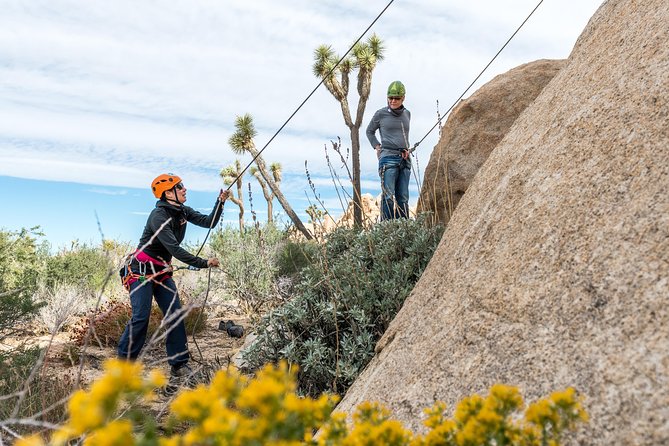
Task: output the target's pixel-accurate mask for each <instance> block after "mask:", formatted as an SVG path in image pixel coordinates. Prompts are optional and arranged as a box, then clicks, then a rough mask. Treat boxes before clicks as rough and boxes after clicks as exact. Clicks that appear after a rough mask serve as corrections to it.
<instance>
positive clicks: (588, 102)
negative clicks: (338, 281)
mask: <svg viewBox="0 0 669 446" xmlns="http://www.w3.org/2000/svg"><path fill="white" fill-rule="evenodd" d="M668 24H669V1H667V0H646V1H644V2H641V1H637V0H608V1H606V2H605V3H604V4H603V5H602V6H601V7H600V9H599V10H598V11H597V13H596V14H595V15H594V16H593V18H592V19H591V21H590V23H589V24H588V26H587V27H586V29H585V30H584V32H583V33H582V35H581V37H580V38H579V40H578V42H577V43H576V46H575V48H574V50H573V51H572V54H571V56H570V57H569V59H568V61H567V63H566V65H565V66H564V68H562V70H560V72H559V73H558V74H557V75H556V76H555V78H554V79H553V80H552V81H551V82H550V83H549V85H547V86H546V87H545V88H544V90H543V91H542V92H541V93H540V94H539V96H538V97H537V98H536V99H535V101H534V102H533V103H532V104H531V105H530V106H529V107H528V108H527V109H526V110H525V111H524V112H523V113H522V114H521V116H520V117H519V118H518V119H517V120H516V122H515V123H514V124H513V126H512V128H511V129H510V130H509V132H508V133H507V135H506V136H505V137H504V139H503V140H502V141H501V142H500V144H499V145H497V147H496V148H495V150H494V151H493V152H492V154H491V155H490V157H489V158H488V160H487V161H486V162H485V163H484V165H483V167H482V168H481V169H480V171H479V173H478V175H476V178H475V179H474V182H473V183H472V185H471V186H470V187H469V189H468V190H467V193H466V194H465V196H464V197H463V199H462V201H461V203H460V205H459V206H458V208H457V211H456V212H455V213H454V214H453V217H452V219H451V221H450V223H449V226H448V228H447V230H446V232H445V234H444V237H443V239H442V241H441V244H440V246H439V247H438V249H437V252H436V253H435V255H434V257H433V259H432V261H431V262H430V264H429V266H428V268H427V270H426V271H425V273H424V274H423V276H422V277H421V279H420V281H419V282H418V284H417V285H416V287H415V289H414V290H413V292H412V294H411V295H410V296H409V298H408V299H407V300H406V302H405V304H404V307H403V308H402V309H401V311H400V312H399V314H398V315H397V317H396V318H395V320H394V321H393V322H392V324H391V325H390V327H389V329H388V330H387V332H386V333H385V335H384V336H383V338H382V339H381V340H380V342H379V343H378V345H377V355H376V356H375V358H374V359H373V360H372V362H371V363H370V364H369V366H368V367H367V369H366V370H365V371H364V372H363V374H362V375H361V376H360V377H359V379H358V380H357V381H356V382H355V384H354V385H353V386H352V388H351V389H350V390H349V392H348V394H347V395H346V397H345V398H344V399H343V401H342V402H341V403H340V405H339V409H340V410H344V411H349V412H350V411H352V410H353V408H354V407H355V406H356V405H357V404H358V403H360V402H361V401H363V400H376V401H380V402H382V403H385V404H386V405H388V406H389V408H390V409H391V411H392V413H393V414H394V416H396V417H398V418H399V419H400V420H402V421H404V422H405V423H406V424H407V425H408V426H410V427H411V428H413V429H415V430H420V429H421V424H420V423H421V419H422V414H421V409H422V408H423V407H426V406H429V405H431V404H432V403H433V401H434V400H435V399H441V400H444V401H446V402H447V403H448V404H449V405H450V407H451V408H452V407H453V405H454V404H455V402H456V401H458V400H459V399H461V398H462V397H463V396H465V395H469V394H471V393H474V392H481V393H482V392H485V391H486V389H488V388H489V386H490V385H492V384H493V383H496V382H504V383H509V384H514V385H518V386H520V387H521V389H522V390H523V393H524V394H525V395H526V396H527V397H528V399H530V400H531V399H534V398H537V397H539V396H542V395H545V394H547V393H548V392H550V391H551V390H554V389H559V388H565V387H567V386H574V387H576V388H577V389H578V390H579V391H580V392H581V393H582V394H583V395H584V396H585V401H586V408H587V410H588V411H589V413H590V415H591V421H590V423H589V425H588V426H587V428H586V429H584V430H583V431H582V432H581V433H580V434H579V435H578V437H577V438H576V439H575V441H574V442H573V443H572V444H580V445H614V444H615V445H627V444H630V445H631V444H634V445H640V444H646V445H660V444H669V25H668Z"/></svg>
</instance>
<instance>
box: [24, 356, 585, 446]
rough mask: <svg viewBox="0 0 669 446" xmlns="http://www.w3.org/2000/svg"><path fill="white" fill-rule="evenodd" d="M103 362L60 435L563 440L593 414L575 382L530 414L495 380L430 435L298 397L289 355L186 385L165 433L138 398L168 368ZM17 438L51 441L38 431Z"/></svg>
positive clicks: (372, 414)
mask: <svg viewBox="0 0 669 446" xmlns="http://www.w3.org/2000/svg"><path fill="white" fill-rule="evenodd" d="M104 367H105V370H106V373H105V374H104V375H103V376H102V378H100V379H99V380H97V381H96V382H95V383H93V385H92V386H91V389H90V390H89V391H83V390H81V391H77V392H76V393H75V394H74V395H73V396H72V398H71V399H70V401H69V403H68V411H69V415H70V416H69V419H68V421H67V422H66V423H65V424H64V425H63V426H62V427H60V428H59V429H58V430H57V431H56V432H55V433H54V434H53V435H52V436H51V444H54V445H55V444H66V443H68V442H72V441H76V440H77V439H79V438H81V437H82V436H85V437H86V440H85V444H145V445H148V444H157V443H160V444H164V445H182V444H198V445H200V444H201V445H205V444H235V445H295V446H298V445H305V446H317V445H318V446H345V445H378V446H463V445H467V446H505V445H509V446H510V445H517V446H521V445H522V446H543V445H549V444H550V445H553V446H559V445H560V444H562V439H563V437H564V434H565V433H566V432H568V431H574V430H576V429H577V428H578V427H579V424H580V423H582V422H585V421H587V418H588V417H587V413H586V411H585V410H584V409H583V406H582V401H581V399H580V398H579V397H578V396H577V395H576V392H575V391H574V389H572V388H569V389H566V390H564V391H560V392H555V393H553V394H552V395H550V396H549V397H547V398H544V399H541V400H539V401H537V402H535V403H532V404H530V405H529V407H528V408H527V410H526V411H525V412H524V414H523V413H521V410H522V409H523V407H524V402H523V399H522V396H521V395H520V392H519V391H518V389H517V388H515V387H511V386H505V385H501V384H496V385H494V386H493V387H492V388H491V389H490V392H489V394H488V395H487V396H486V397H481V396H479V395H472V396H470V397H467V398H465V399H463V400H462V401H461V402H460V403H459V404H458V405H457V406H456V409H455V411H454V415H453V417H452V418H448V417H447V416H446V413H445V405H444V404H443V403H441V402H437V403H435V405H434V406H433V407H431V408H427V409H426V410H425V414H426V415H427V420H426V421H425V422H424V424H425V425H426V427H427V428H428V429H429V431H428V433H427V434H425V435H415V434H413V433H412V432H411V431H410V430H408V429H406V428H405V427H404V426H403V425H402V423H400V422H399V421H396V420H393V419H392V418H391V416H390V412H389V411H388V410H387V409H386V408H384V407H383V406H382V405H380V404H378V403H369V402H363V403H362V404H360V405H359V406H358V407H357V409H356V411H355V413H354V414H353V420H352V421H353V422H352V424H351V425H349V424H348V423H347V419H346V414H343V413H334V414H333V413H332V410H333V408H334V405H335V403H336V401H337V398H336V396H328V395H321V396H320V397H318V398H317V399H312V398H309V397H306V398H300V397H298V396H297V394H296V383H295V368H292V371H289V368H288V367H287V366H286V364H285V363H283V364H281V365H280V366H278V367H272V366H266V367H264V368H263V369H262V370H261V371H260V372H259V373H258V375H257V376H256V377H255V378H253V379H248V378H246V377H244V376H241V375H239V374H238V373H237V372H235V371H234V369H231V370H228V371H219V372H218V373H217V374H216V375H215V376H214V378H213V380H212V382H211V384H209V385H200V386H198V387H197V388H195V389H192V390H185V391H183V392H181V393H180V394H178V395H177V396H176V397H175V399H174V400H173V401H172V402H171V403H170V417H169V419H170V421H169V422H168V423H167V424H166V426H164V427H163V435H161V438H157V426H156V423H155V420H154V417H152V416H151V415H149V414H147V413H146V410H142V408H141V406H140V405H139V403H140V402H141V401H138V400H141V398H149V397H150V396H151V393H152V390H153V389H154V388H156V387H159V386H162V385H164V384H165V381H166V379H165V376H164V375H163V374H162V373H161V372H159V371H155V370H154V371H153V372H151V373H150V374H149V375H148V376H146V377H143V375H144V373H143V369H142V366H141V364H139V363H131V362H127V361H119V360H110V361H108V362H106V363H105V366H104ZM121 407H122V408H123V409H122V411H121V410H120V408H121ZM175 427H176V428H177V429H174V428H175ZM318 429H320V434H319V436H318V438H314V432H315V431H316V430H318ZM16 444H17V446H25V445H33V446H36V445H44V444H45V443H44V441H43V440H42V438H41V437H39V436H33V437H30V438H26V439H23V440H21V441H19V442H17V443H16Z"/></svg>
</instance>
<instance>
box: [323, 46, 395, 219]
mask: <svg viewBox="0 0 669 446" xmlns="http://www.w3.org/2000/svg"><path fill="white" fill-rule="evenodd" d="M383 51H384V47H383V41H382V40H381V39H380V38H379V37H378V36H377V35H376V34H373V35H372V36H370V37H369V38H368V39H367V41H365V42H361V43H358V44H356V45H355V46H354V47H353V50H352V56H350V57H348V58H346V59H345V60H343V61H342V62H341V63H340V64H339V65H338V66H337V67H336V69H334V70H333V68H334V66H335V64H336V63H337V61H338V60H339V59H340V57H339V56H338V55H337V54H336V53H335V52H334V50H333V49H332V47H331V46H330V45H321V46H319V47H318V48H316V50H315V51H314V65H313V73H314V75H315V76H316V77H318V78H321V79H323V84H324V85H325V87H326V88H327V89H328V91H329V92H330V94H331V95H332V96H333V97H334V98H335V99H336V100H337V101H338V102H339V105H340V106H341V112H342V115H343V116H344V122H345V123H346V126H347V127H348V128H349V131H350V134H351V153H352V162H353V178H352V179H351V180H352V182H353V204H354V206H353V207H354V211H353V220H354V222H355V225H356V226H358V227H362V220H363V218H362V205H361V191H360V126H361V125H362V119H363V117H364V115H365V108H366V107H367V100H368V99H369V93H370V91H371V87H372V72H373V71H374V68H376V64H377V63H378V62H379V61H380V60H383ZM356 69H357V70H358V82H357V90H358V96H359V99H358V106H357V108H356V114H355V120H353V118H352V116H351V110H350V107H349V103H348V89H349V76H350V74H351V72H352V71H354V70H356ZM337 75H338V76H339V78H337Z"/></svg>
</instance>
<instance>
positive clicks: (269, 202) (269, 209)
mask: <svg viewBox="0 0 669 446" xmlns="http://www.w3.org/2000/svg"><path fill="white" fill-rule="evenodd" d="M272 200H274V195H272V196H270V197H269V200H267V223H272V222H273V221H274V217H273V216H272V213H273V212H274V206H272Z"/></svg>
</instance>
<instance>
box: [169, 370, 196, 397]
mask: <svg viewBox="0 0 669 446" xmlns="http://www.w3.org/2000/svg"><path fill="white" fill-rule="evenodd" d="M196 385H197V378H196V376H195V373H194V372H193V369H191V367H190V366H189V365H188V364H181V365H178V366H172V367H171V368H170V379H169V382H168V383H167V385H166V386H165V394H167V395H173V394H175V393H176V392H177V391H178V390H179V388H180V387H190V388H193V387H195V386H196Z"/></svg>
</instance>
